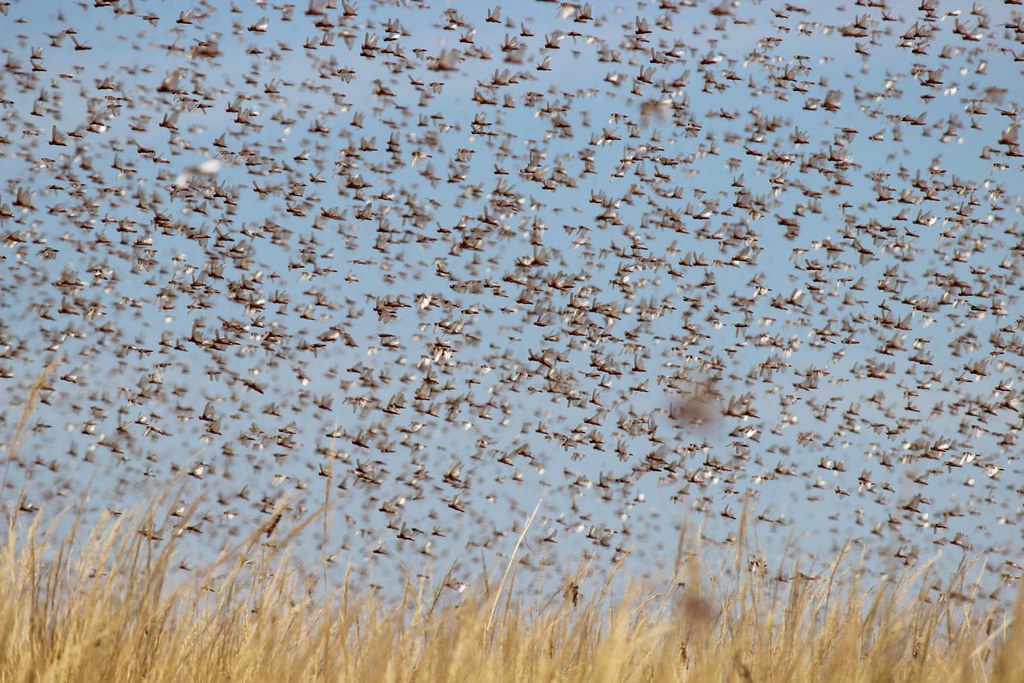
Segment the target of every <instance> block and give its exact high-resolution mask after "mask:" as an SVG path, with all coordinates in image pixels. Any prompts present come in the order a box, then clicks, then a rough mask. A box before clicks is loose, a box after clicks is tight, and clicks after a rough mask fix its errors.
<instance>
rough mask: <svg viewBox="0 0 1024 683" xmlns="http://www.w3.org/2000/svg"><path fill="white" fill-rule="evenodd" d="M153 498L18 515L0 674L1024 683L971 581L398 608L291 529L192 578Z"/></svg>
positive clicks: (711, 576) (1000, 626)
mask: <svg viewBox="0 0 1024 683" xmlns="http://www.w3.org/2000/svg"><path fill="white" fill-rule="evenodd" d="M162 504H163V502H161V501H157V502H156V503H154V505H153V506H152V508H151V509H150V510H146V511H141V512H136V513H128V514H125V515H122V516H120V517H113V516H111V517H108V518H107V519H105V520H104V521H102V523H100V524H98V525H97V526H96V527H95V528H93V529H84V528H82V527H81V526H80V525H79V524H76V523H74V522H73V520H71V521H68V520H65V522H66V523H65V524H64V525H63V527H61V528H66V527H69V526H70V527H72V529H73V530H72V531H70V532H67V533H65V534H64V537H62V538H58V537H55V532H54V531H52V530H51V531H46V530H44V529H40V528H39V525H38V523H36V524H30V523H29V522H28V520H27V518H26V517H25V516H22V517H21V518H20V519H15V520H14V522H13V523H12V524H11V525H10V527H9V529H8V534H7V541H6V544H5V545H4V547H3V550H2V552H0V678H2V679H3V680H5V681H6V680H11V681H105V682H106V681H143V680H145V681H218V682H219V681H312V680H337V681H396V682H397V681H401V682H406V681H474V682H476V681H555V680H557V681H587V682H591V681H615V682H619V681H673V680H679V681H726V680H741V681H829V682H832V681H961V680H964V681H968V680H969V681H981V680H989V681H1019V680H1024V656H1022V655H1021V654H1020V653H1022V652H1024V633H1022V632H1021V630H1020V629H1019V628H1016V627H1015V623H1017V622H1019V617H1020V615H1021V614H1022V610H1024V608H1022V605H1021V603H1020V601H1018V604H1017V607H1016V611H1015V614H1016V617H1017V618H1016V619H1015V618H1013V617H1012V615H1010V614H1009V613H1007V612H1006V611H1004V610H1001V609H999V608H998V607H995V606H990V607H988V608H986V609H980V608H979V607H978V606H977V605H980V604H983V603H985V601H984V600H980V599H979V600H977V601H976V602H972V597H975V598H978V597H980V596H972V594H971V591H972V589H971V583H970V582H969V580H968V577H967V574H966V570H963V571H960V572H958V573H957V574H956V575H955V576H953V577H951V578H949V577H946V578H944V579H942V580H941V582H939V579H938V577H937V576H936V575H934V574H932V575H930V574H929V569H928V567H918V568H917V569H912V570H908V571H907V572H906V573H905V574H903V575H902V576H899V577H895V578H892V579H890V580H888V581H881V582H875V583H871V584H868V583H867V580H866V579H865V578H864V577H863V576H862V577H861V578H858V574H857V572H856V571H844V570H842V569H840V564H841V563H840V562H839V561H837V563H836V565H835V569H837V571H835V573H834V574H833V573H830V571H828V570H826V571H824V572H817V573H816V578H814V579H813V580H812V579H811V578H810V577H806V576H805V577H801V576H800V574H799V573H796V574H794V575H793V577H792V578H791V579H790V580H788V581H783V580H780V579H779V576H778V574H775V575H773V573H772V572H766V571H762V570H760V568H759V567H758V566H757V564H756V563H755V564H754V565H753V566H751V565H749V564H747V562H746V561H745V560H744V561H740V557H741V555H740V554H737V556H736V561H735V562H734V563H730V566H729V567H728V570H729V571H708V570H706V569H705V570H702V565H701V564H700V563H699V561H698V558H699V557H700V552H699V550H698V549H696V548H690V550H688V551H684V552H681V553H680V557H679V566H678V568H677V578H674V579H671V580H669V581H667V582H666V583H667V584H669V585H672V586H674V588H673V589H672V590H670V591H668V592H658V591H643V590H640V589H639V588H638V587H634V588H633V589H630V590H626V591H624V592H622V591H617V590H613V589H612V588H611V586H612V585H618V583H617V582H615V583H614V584H613V583H611V582H608V581H607V580H606V579H605V580H602V581H598V580H597V579H595V578H593V577H591V578H587V576H588V575H587V572H586V571H585V570H582V569H581V570H579V571H576V572H573V573H570V575H569V576H567V578H566V581H565V587H564V589H563V590H560V591H556V592H554V593H553V594H551V593H549V594H547V595H542V594H540V593H534V592H532V591H529V590H521V586H516V585H515V584H516V582H517V581H519V582H523V581H527V580H529V579H528V577H527V576H526V575H521V576H517V575H516V572H515V571H512V572H511V573H509V574H508V575H506V576H504V577H503V578H502V577H500V576H499V577H496V578H499V579H500V583H499V582H498V581H495V582H493V583H490V584H488V583H487V582H486V581H481V586H480V587H479V588H478V589H476V590H474V589H473V588H469V589H467V590H465V591H464V592H462V593H459V592H457V591H456V590H452V589H451V588H450V587H445V586H444V580H443V577H438V581H437V585H436V586H435V587H433V588H428V587H427V586H426V584H425V583H424V582H422V581H421V582H420V583H414V582H412V581H411V582H410V583H409V585H408V586H407V587H406V590H405V592H404V594H403V595H400V597H398V598H396V596H395V595H390V596H389V595H386V594H384V593H383V592H374V591H372V590H365V589H364V588H363V587H361V586H356V585H352V583H351V582H346V583H345V585H344V586H343V587H342V588H341V589H338V590H334V591H331V590H325V589H324V585H325V584H324V582H323V574H322V573H321V571H320V570H319V569H317V570H315V571H312V572H306V571H304V570H303V569H302V568H301V564H300V563H298V562H297V561H295V559H294V558H293V557H292V555H291V554H290V553H289V545H290V541H289V536H288V535H287V533H285V531H286V530H282V529H275V530H273V532H274V533H273V535H272V536H271V537H270V539H271V541H273V542H270V541H268V540H267V539H268V535H267V532H268V531H270V529H269V528H260V529H254V530H253V532H252V534H251V535H250V536H249V538H247V539H244V540H242V541H241V542H240V543H239V544H238V545H237V546H236V547H235V548H234V549H232V551H231V552H229V553H225V554H224V555H223V556H222V557H221V558H220V559H219V560H218V561H217V562H215V563H212V564H211V566H209V567H206V568H203V569H202V570H200V569H196V570H194V571H192V572H191V573H190V574H189V576H190V578H189V579H187V580H185V581H184V582H182V581H180V579H179V578H178V577H180V576H181V575H182V574H183V572H181V571H180V570H179V569H178V568H177V564H176V562H177V561H176V560H175V557H174V556H175V551H174V543H173V542H172V541H169V540H168V539H165V540H164V541H163V542H156V541H154V540H152V539H151V538H150V536H151V535H152V533H151V530H152V529H153V528H154V523H158V522H159V521H160V515H159V514H158V510H159V508H160V506H161V505H162ZM312 520H313V518H312V517H311V518H310V521H312ZM60 526H61V525H56V526H54V527H52V529H56V528H58V527H60ZM294 532H296V530H294V529H293V530H291V533H293V534H294ZM743 557H746V554H745V553H744V554H743ZM864 576H866V575H864ZM620 578H621V577H620ZM937 582H939V584H941V585H937ZM537 595H540V596H541V597H535V596H537ZM531 596H534V597H531ZM972 605H974V606H972Z"/></svg>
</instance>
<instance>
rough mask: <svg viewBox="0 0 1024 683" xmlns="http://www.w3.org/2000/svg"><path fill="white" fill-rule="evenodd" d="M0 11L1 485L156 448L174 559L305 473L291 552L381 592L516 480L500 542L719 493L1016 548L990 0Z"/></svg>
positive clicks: (150, 455)
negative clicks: (168, 494)
mask: <svg viewBox="0 0 1024 683" xmlns="http://www.w3.org/2000/svg"><path fill="white" fill-rule="evenodd" d="M3 9H4V14H3V15H2V16H0V33H2V34H3V35H5V36H8V37H9V38H8V39H5V40H4V41H3V45H2V48H0V49H2V50H3V52H4V59H5V60H6V67H5V69H4V71H3V76H2V77H0V78H2V80H0V88H2V90H0V105H2V109H0V116H2V118H0V122H2V123H0V148H2V149H3V153H4V158H5V162H4V164H3V165H2V166H0V208H2V210H0V223H2V226H0V227H2V230H3V234H4V235H5V241H4V243H3V249H2V251H0V258H2V259H3V260H2V261H0V283H2V286H3V288H4V289H3V304H2V306H3V307H2V309H0V320H2V327H0V337H2V339H0V352H2V353H0V369H2V370H3V372H2V373H0V377H2V379H0V386H2V388H3V392H4V395H5V396H6V397H7V403H6V405H5V411H4V418H3V419H4V433H5V434H8V435H13V434H14V433H15V430H16V425H17V423H18V420H19V416H20V415H21V411H22V406H23V405H24V402H25V401H26V399H27V397H28V396H29V395H30V393H31V389H32V386H33V383H34V382H35V380H36V378H37V377H38V376H39V375H40V373H41V372H42V370H43V368H44V367H45V366H46V364H47V363H48V362H51V361H54V359H56V360H55V366H54V368H55V369H54V370H53V372H52V373H51V374H50V375H49V376H48V377H47V378H46V380H45V382H44V383H43V387H42V391H41V392H40V394H39V402H38V404H37V405H36V406H35V407H34V411H33V412H32V414H31V416H30V418H29V420H28V423H27V427H26V429H25V430H24V437H23V440H22V442H21V443H20V446H19V448H18V451H17V452H16V453H13V454H12V452H11V448H10V442H11V440H12V437H11V436H8V437H6V438H5V439H3V441H4V442H5V443H7V451H6V452H7V456H6V457H7V459H8V461H9V465H8V468H7V471H6V472H5V476H4V487H5V488H4V492H3V500H4V502H5V504H6V506H7V507H6V508H5V512H6V514H11V513H12V512H13V510H14V509H15V508H17V507H19V506H21V507H24V508H25V509H27V510H34V509H35V508H37V507H38V508H42V509H43V512H42V513H41V514H53V513H54V512H56V511H57V510H59V509H60V508H61V507H62V506H66V505H72V504H77V503H79V502H80V501H84V503H85V508H86V509H87V510H88V511H89V514H94V513H98V512H101V511H103V510H111V509H112V510H121V509H126V508H128V507H130V506H132V505H137V504H140V502H142V501H145V500H147V497H149V496H152V495H153V494H154V492H156V491H159V490H162V489H163V488H164V487H166V486H167V485H168V482H169V481H171V479H172V478H173V477H174V475H175V474H176V473H179V472H188V473H190V474H186V475H184V476H182V477H181V479H180V481H181V487H182V488H181V490H180V492H177V493H175V494H174V498H175V500H176V501H177V502H176V503H175V505H171V506H170V507H172V508H173V507H175V506H179V507H184V508H187V507H188V506H189V505H190V504H192V503H193V502H197V504H198V510H199V513H198V516H199V517H200V518H202V520H201V522H199V523H198V524H193V525H192V527H193V528H192V529H191V530H189V531H186V532H185V533H184V535H183V538H182V539H181V544H182V547H181V551H180V552H181V554H182V557H183V558H184V560H185V562H186V564H189V563H191V564H198V563H201V562H202V561H203V558H205V557H207V556H208V554H209V551H210V550H211V549H212V550H216V549H218V548H219V547H220V546H221V545H222V544H223V543H224V542H225V541H227V540H228V539H230V538H233V537H234V535H236V534H238V533H240V531H244V530H247V529H250V528H252V525H253V524H255V523H260V522H262V521H265V519H266V518H267V516H268V514H269V513H271V512H272V510H273V509H274V505H275V503H276V502H279V501H281V500H282V499H283V498H282V497H284V499H287V500H288V501H291V504H290V508H289V515H288V518H287V519H288V520H289V523H291V522H292V521H293V520H297V519H300V518H301V517H302V513H303V512H304V511H306V512H308V511H310V510H314V509H316V508H317V507H318V506H319V505H321V504H322V503H323V502H324V490H325V485H327V484H328V483H329V486H330V489H331V498H330V501H329V507H330V510H331V514H332V522H331V524H330V525H329V527H328V533H327V536H326V538H324V532H323V529H322V527H321V526H318V525H314V526H313V527H310V530H309V531H308V532H307V533H306V534H305V535H304V536H303V537H302V539H301V547H302V548H303V552H306V553H308V554H309V556H310V557H311V558H320V557H321V554H322V553H326V554H328V555H330V556H333V557H335V559H336V566H337V567H338V571H339V572H341V571H342V570H343V569H344V567H346V566H353V567H355V568H356V570H357V572H359V575H360V576H365V577H367V580H372V581H376V582H385V583H386V582H387V581H388V580H390V579H392V578H393V577H395V576H399V575H401V574H402V573H403V572H412V573H415V572H417V571H419V570H420V568H421V567H422V566H423V565H424V563H433V564H434V566H436V567H441V572H442V573H443V572H444V571H446V570H447V568H448V567H449V566H450V565H451V564H452V563H457V568H456V571H455V572H454V576H456V577H458V579H459V580H467V581H468V580H472V577H474V576H475V575H476V574H477V573H478V572H479V570H480V568H481V567H482V566H483V567H486V568H488V569H493V568H494V567H495V566H497V565H499V564H501V563H503V562H504V559H503V558H506V557H507V553H508V552H510V550H511V548H512V546H513V544H514V543H515V540H516V537H517V536H518V533H519V530H520V529H521V528H522V525H523V523H524V521H525V520H526V519H527V517H528V516H529V514H530V513H531V511H532V510H533V509H534V506H535V505H537V504H538V502H540V508H539V513H538V516H537V518H536V520H535V522H534V525H533V527H532V528H531V530H530V532H529V534H528V535H527V537H526V543H525V546H524V548H523V550H522V551H521V556H522V558H523V559H524V560H525V562H527V563H529V566H534V567H538V566H541V565H543V564H545V563H547V564H552V565H554V566H555V567H557V568H561V567H563V566H564V565H565V563H567V562H570V561H572V560H573V559H574V558H576V557H578V555H579V554H580V553H581V552H585V553H588V554H590V555H592V556H593V557H594V558H595V559H596V560H597V562H598V564H599V565H600V566H609V564H610V562H611V561H612V560H614V559H616V558H618V557H620V556H621V555H622V554H623V552H624V551H626V550H629V551H631V553H632V555H631V560H630V562H631V563H632V564H631V566H632V568H633V569H634V572H635V573H650V574H654V575H664V574H665V572H667V571H669V570H670V569H671V566H672V562H673V560H674V557H675V552H676V543H677V538H678V535H679V529H680V528H681V526H684V525H687V524H688V525H691V528H697V527H698V526H702V528H703V530H704V531H703V533H704V534H705V536H706V541H707V547H708V549H709V550H708V552H714V550H713V549H714V548H716V547H721V548H724V549H725V550H726V551H730V548H731V545H732V542H733V539H734V538H735V536H736V528H737V520H735V519H734V517H740V516H741V511H742V510H743V509H744V508H745V507H746V508H747V509H748V510H749V514H750V516H751V518H752V519H753V521H752V522H751V525H750V531H751V532H752V535H753V536H755V537H756V538H757V540H758V542H759V543H761V544H762V547H763V548H764V549H765V556H766V559H767V560H768V561H769V564H772V563H776V562H777V559H778V558H779V557H781V555H782V554H783V551H784V548H786V547H787V546H789V545H791V544H792V545H794V546H795V548H796V550H795V551H791V552H795V553H796V555H797V556H804V555H809V556H817V557H819V558H823V559H825V560H827V559H828V558H829V557H830V556H831V555H832V554H833V553H834V552H835V548H836V547H838V546H841V545H842V544H844V543H847V542H853V543H854V545H855V548H856V549H857V551H858V552H861V551H863V553H864V554H865V555H866V556H867V557H868V558H869V559H870V562H871V563H872V566H873V567H876V568H879V569H884V568H885V567H888V566H891V565H892V564H893V563H894V562H897V561H909V560H912V559H913V558H917V557H920V558H930V557H932V556H933V555H935V554H940V555H941V556H942V559H941V561H943V562H949V563H952V565H955V563H956V562H958V561H959V559H960V557H961V556H963V555H964V553H965V552H969V553H970V554H972V555H973V554H979V553H980V554H984V555H985V556H987V557H988V558H989V559H990V566H991V567H992V569H993V570H994V572H995V574H996V575H999V574H1005V575H1006V577H1008V578H1009V577H1016V576H1017V575H1018V574H1019V568H1018V567H1016V566H1015V565H1014V564H1008V563H1007V562H1006V561H1007V560H1009V561H1010V562H1015V561H1016V560H1014V558H1015V557H1018V556H1019V550H1020V547H1021V540H1022V539H1021V531H1020V528H1019V523H1020V521H1021V506H1020V492H1021V490H1020V486H1021V481H1022V480H1021V476H1020V475H1021V474H1022V472H1021V465H1020V460H1019V457H1018V452H1019V447H1018V446H1017V445H1016V438H1017V433H1018V431H1019V429H1020V426H1021V424H1022V420H1021V414H1020V410H1021V403H1020V400H1021V399H1020V383H1021V377H1020V375H1021V371H1020V366H1021V360H1020V330H1021V321H1022V319H1024V318H1022V315H1024V309H1022V305H1021V300H1020V284H1019V283H1020V259H1021V253H1022V250H1021V246H1020V245H1021V231H1020V221H1019V213H1020V208H1019V207H1020V201H1019V192H1018V188H1019V187H1020V182H1019V180H1020V172H1021V164H1020V160H1019V149H1018V148H1017V146H1016V135H1017V133H1016V127H1015V125H1014V124H1015V122H1016V120H1017V118H1018V110H1019V106H1020V105H1019V104H1018V101H1019V99H1020V95H1021V92H1022V86H1024V81H1022V78H1021V68H1020V63H1021V62H1020V61H1017V54H1021V53H1022V52H1021V51H1022V50H1024V46H1021V45H1020V41H1021V36H1024V24H1022V23H1021V17H1020V13H1019V12H1018V11H1017V9H1016V8H1014V7H1012V6H1008V5H1003V4H995V3H993V4H992V5H991V6H987V7H985V8H981V7H980V6H975V7H974V9H973V11H972V10H971V8H969V7H967V6H965V5H963V4H962V3H943V2H925V3H921V6H920V7H918V6H917V3H899V4H898V5H897V3H891V5H890V6H889V7H885V6H884V4H883V5H882V6H879V4H877V3H873V6H872V7H864V6H860V5H854V4H849V5H843V6H840V5H836V6H835V7H834V8H832V7H830V8H828V9H824V10H823V9H821V8H820V7H818V6H817V5H816V4H814V5H812V4H810V3H809V4H808V5H807V8H806V9H801V8H800V7H796V6H794V5H793V4H792V3H782V2H762V3H745V2H734V3H703V2H695V3H684V2H664V3H638V4H636V5H633V4H627V3H621V4H612V3H597V2H595V3H590V4H587V5H585V6H584V5H574V4H570V3H561V4H560V3H549V2H537V3H529V4H527V3H516V4H512V3H507V6H505V7H503V8H496V6H488V5H487V4H486V3H461V4H460V3H451V4H445V3H430V2H422V3H420V2H409V3H398V4H396V3H369V2H362V3H350V4H339V5H338V6H337V7H335V6H333V5H327V4H325V3H318V2H314V3H312V4H310V5H309V6H308V9H307V5H306V4H305V3H300V4H298V5H295V6H292V5H271V4H267V3H234V4H222V3H208V4H203V3H200V4H191V3H146V2H136V3H133V4H131V5H126V6H123V7H116V6H114V5H110V6H107V5H106V4H105V3H95V5H94V4H92V3H70V2H69V3H17V2H15V3H12V4H10V5H5V6H4V8H3ZM1017 27H1020V30H1019V31H1018V30H1017ZM12 456H13V457H12ZM322 475H330V476H322ZM22 492H23V493H22ZM16 501H18V502H16ZM175 519H176V518H175V517H174V516H173V515H171V516H169V517H168V519H167V524H166V526H165V528H163V529H162V530H161V534H162V535H164V536H167V537H170V536H172V535H173V534H172V529H171V528H172V526H173V525H174V524H175ZM199 532H201V533H199ZM158 535H160V534H158ZM776 568H777V567H776V564H772V569H773V570H776Z"/></svg>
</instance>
